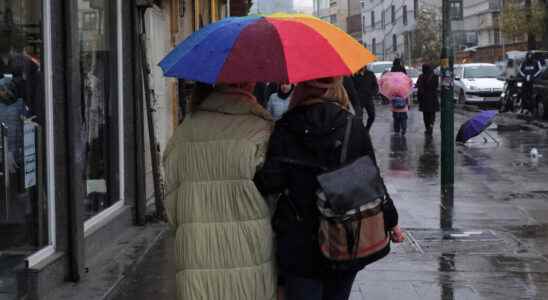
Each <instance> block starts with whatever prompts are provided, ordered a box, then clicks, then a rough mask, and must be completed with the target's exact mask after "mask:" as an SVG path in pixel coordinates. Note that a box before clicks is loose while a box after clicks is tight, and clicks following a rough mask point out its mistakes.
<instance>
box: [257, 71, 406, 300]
mask: <svg viewBox="0 0 548 300" xmlns="http://www.w3.org/2000/svg"><path fill="white" fill-rule="evenodd" d="M348 109H349V99H348V95H347V93H346V91H345V89H344V87H343V85H342V79H341V78H324V79H318V80H312V81H306V82H303V83H300V84H299V85H298V86H297V87H296V88H295V92H294V93H293V96H292V99H291V104H290V108H289V111H288V112H287V113H286V114H285V115H284V116H283V117H282V119H281V120H280V121H278V122H277V123H276V127H275V129H274V132H273V135H272V137H271V140H270V143H269V150H268V152H267V160H266V162H265V165H264V167H263V168H262V170H261V171H260V172H259V173H258V174H257V176H256V182H257V186H258V187H259V188H260V190H261V191H262V192H263V193H267V194H278V195H280V197H279V200H278V203H277V208H276V212H275V214H274V217H273V228H274V231H275V233H276V246H277V258H278V264H279V270H280V272H281V274H282V275H283V278H284V282H285V288H284V289H285V299H287V300H297V299H298V300H346V299H348V297H349V295H350V291H351V288H352V284H353V282H354V279H355V277H356V274H357V272H358V271H359V270H361V269H362V268H363V267H364V264H362V265H354V266H353V267H352V268H348V269H346V270H344V271H343V270H336V269H333V268H332V264H331V263H330V261H328V260H327V259H326V257H325V256H324V254H323V252H322V251H321V250H320V242H319V237H318V231H319V226H320V225H319V224H320V212H319V208H318V206H317V199H318V198H317V195H316V192H317V191H318V189H319V188H320V186H319V183H318V179H317V176H318V174H319V173H320V172H321V171H320V170H319V169H318V167H317V166H327V167H336V166H339V165H340V163H341V162H340V161H339V159H338V158H339V156H341V155H342V151H343V150H342V149H341V148H345V149H346V150H347V151H345V153H347V155H348V160H349V161H353V160H355V159H356V158H359V157H362V156H369V157H370V158H371V160H372V161H374V162H375V164H376V161H375V154H374V150H373V146H372V144H371V140H370V138H369V135H368V134H367V132H366V131H365V128H364V125H363V122H362V120H360V119H359V118H354V117H352V114H351V113H350V112H349V110H348ZM349 120H350V121H349ZM346 136H348V138H346ZM341 141H349V143H348V144H346V143H345V142H341ZM341 144H343V145H347V146H342V145H341ZM385 208H386V209H387V212H386V213H385V215H386V220H387V221H386V223H385V224H387V228H386V230H393V232H394V234H393V240H395V241H401V240H402V239H403V236H402V233H401V230H400V229H399V227H398V226H397V212H396V210H395V208H394V206H393V204H392V201H387V202H386V206H385Z"/></svg>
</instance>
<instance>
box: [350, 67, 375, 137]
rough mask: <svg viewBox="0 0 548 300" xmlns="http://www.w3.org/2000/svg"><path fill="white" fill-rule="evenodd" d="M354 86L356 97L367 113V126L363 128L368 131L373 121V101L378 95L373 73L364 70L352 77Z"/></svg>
mask: <svg viewBox="0 0 548 300" xmlns="http://www.w3.org/2000/svg"><path fill="white" fill-rule="evenodd" d="M354 86H355V87H356V90H357V91H358V97H359V98H360V100H361V106H362V107H363V108H365V111H366V112H367V124H366V125H365V128H366V129H367V130H369V129H370V128H371V126H372V125H373V122H374V121H375V103H374V102H373V99H374V98H375V96H376V95H377V94H378V93H379V84H378V83H377V77H375V73H373V72H371V71H369V70H365V71H364V74H363V75H361V74H358V75H355V76H354Z"/></svg>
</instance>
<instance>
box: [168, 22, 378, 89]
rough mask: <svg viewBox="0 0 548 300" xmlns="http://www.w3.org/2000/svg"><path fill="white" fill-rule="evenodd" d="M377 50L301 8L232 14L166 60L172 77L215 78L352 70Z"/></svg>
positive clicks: (291, 77) (264, 78) (265, 78)
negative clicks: (301, 11)
mask: <svg viewBox="0 0 548 300" xmlns="http://www.w3.org/2000/svg"><path fill="white" fill-rule="evenodd" d="M374 60H375V56H374V55H373V54H371V53H370V52H369V50H367V49H366V48H364V47H363V46H362V45H361V44H360V43H358V42H357V41H356V40H355V39H353V38H352V37H351V36H349V35H348V34H346V33H345V32H343V31H342V30H340V29H339V28H338V27H336V26H333V25H331V24H329V23H326V22H324V21H322V20H320V19H318V18H315V17H311V16H306V15H299V14H274V15H269V16H247V17H232V18H226V19H223V20H221V21H218V22H216V23H213V24H211V25H209V26H206V27H204V28H202V29H201V30H199V31H197V32H195V33H194V34H192V35H191V36H190V37H189V38H187V39H186V40H184V41H183V42H181V43H180V44H179V45H178V46H177V47H176V48H175V49H174V50H173V51H171V53H169V54H168V55H167V56H166V57H165V58H164V59H163V60H162V61H161V62H160V67H161V68H162V70H163V71H164V75H165V76H167V77H177V78H181V79H188V80H196V81H201V82H205V83H209V84H213V83H239V82H286V83H297V82H301V81H306V80H311V79H317V78H322V77H333V76H343V75H351V74H353V73H356V72H357V71H358V70H360V69H361V68H362V67H363V66H365V65H366V64H368V63H369V62H372V61H374Z"/></svg>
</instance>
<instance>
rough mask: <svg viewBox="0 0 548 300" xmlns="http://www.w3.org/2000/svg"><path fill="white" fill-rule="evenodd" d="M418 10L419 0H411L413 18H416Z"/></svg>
mask: <svg viewBox="0 0 548 300" xmlns="http://www.w3.org/2000/svg"><path fill="white" fill-rule="evenodd" d="M418 11H419V0H413V14H414V15H415V19H416V18H417V12H418Z"/></svg>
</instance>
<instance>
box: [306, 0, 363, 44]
mask: <svg viewBox="0 0 548 300" xmlns="http://www.w3.org/2000/svg"><path fill="white" fill-rule="evenodd" d="M313 4H314V5H313V10H314V15H315V16H316V17H318V18H320V19H322V20H324V21H326V22H329V23H331V24H334V25H336V26H338V27H339V28H341V29H342V30H344V31H345V32H347V33H348V34H350V35H352V36H353V37H354V38H355V39H356V40H358V41H360V43H361V42H362V30H361V29H362V17H361V15H362V12H361V11H362V3H361V1H360V0H314V2H313Z"/></svg>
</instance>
